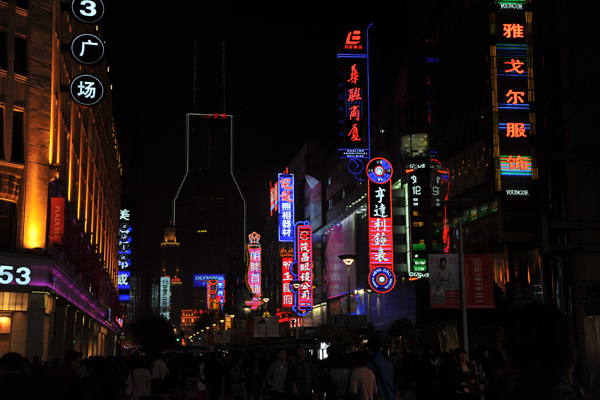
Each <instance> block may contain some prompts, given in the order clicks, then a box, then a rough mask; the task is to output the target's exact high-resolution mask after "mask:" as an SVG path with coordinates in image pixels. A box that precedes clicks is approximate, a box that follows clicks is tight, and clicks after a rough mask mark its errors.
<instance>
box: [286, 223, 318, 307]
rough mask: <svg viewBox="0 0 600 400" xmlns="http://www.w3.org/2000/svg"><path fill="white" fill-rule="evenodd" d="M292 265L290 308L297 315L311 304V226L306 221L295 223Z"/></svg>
mask: <svg viewBox="0 0 600 400" xmlns="http://www.w3.org/2000/svg"><path fill="white" fill-rule="evenodd" d="M295 229H296V237H295V241H294V255H295V260H294V265H293V267H292V268H291V269H292V274H293V275H294V281H293V282H292V284H291V289H292V292H293V293H294V305H293V306H292V310H294V312H295V313H296V314H298V315H306V314H308V313H309V312H310V311H311V310H312V306H313V264H312V226H310V223H309V222H308V221H303V222H298V223H296V225H295Z"/></svg>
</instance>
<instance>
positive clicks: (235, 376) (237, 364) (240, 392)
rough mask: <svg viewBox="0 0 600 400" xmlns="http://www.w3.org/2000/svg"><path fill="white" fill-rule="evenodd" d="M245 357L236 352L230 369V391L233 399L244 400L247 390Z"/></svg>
mask: <svg viewBox="0 0 600 400" xmlns="http://www.w3.org/2000/svg"><path fill="white" fill-rule="evenodd" d="M243 365H244V357H242V356H241V355H240V354H236V355H235V356H234V357H233V358H232V360H231V368H230V369H229V382H230V385H231V386H230V389H231V390H230V393H231V398H232V400H244V399H245V397H246V390H245V387H244V367H243Z"/></svg>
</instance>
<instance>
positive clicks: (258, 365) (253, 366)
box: [250, 349, 266, 400]
mask: <svg viewBox="0 0 600 400" xmlns="http://www.w3.org/2000/svg"><path fill="white" fill-rule="evenodd" d="M265 369H266V368H265V365H264V359H263V357H262V354H261V351H260V350H259V349H255V350H254V352H253V356H252V359H251V360H250V390H251V393H252V400H260V393H261V391H262V387H263V383H264V380H265Z"/></svg>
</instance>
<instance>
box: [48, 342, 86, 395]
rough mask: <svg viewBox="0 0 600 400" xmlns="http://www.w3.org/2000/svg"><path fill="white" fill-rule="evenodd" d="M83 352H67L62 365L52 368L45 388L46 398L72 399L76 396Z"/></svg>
mask: <svg viewBox="0 0 600 400" xmlns="http://www.w3.org/2000/svg"><path fill="white" fill-rule="evenodd" d="M81 357H82V354H81V353H80V352H78V351H74V350H72V351H68V352H66V353H65V356H64V358H63V362H62V365H61V366H59V367H57V368H54V369H52V370H50V374H49V376H48V382H47V383H46V388H45V390H44V400H70V399H74V398H75V393H74V391H75V388H76V386H77V381H78V380H79V373H78V369H79V367H80V365H81Z"/></svg>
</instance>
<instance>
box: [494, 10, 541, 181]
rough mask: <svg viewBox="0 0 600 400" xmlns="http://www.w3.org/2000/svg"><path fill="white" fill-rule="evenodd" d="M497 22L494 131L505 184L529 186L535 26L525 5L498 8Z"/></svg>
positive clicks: (532, 161)
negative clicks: (532, 29)
mask: <svg viewBox="0 0 600 400" xmlns="http://www.w3.org/2000/svg"><path fill="white" fill-rule="evenodd" d="M493 26H494V27H495V29H496V32H495V41H496V43H495V46H494V47H495V50H494V51H493V53H492V62H493V63H494V67H495V69H494V70H495V74H493V75H492V78H493V79H495V86H496V87H497V90H496V91H495V93H496V98H495V99H494V100H495V101H494V104H493V105H494V108H493V111H494V112H496V113H497V116H498V118H497V123H496V124H497V125H496V126H495V129H494V132H495V133H494V135H495V136H496V137H497V140H495V142H496V143H498V147H499V151H498V150H495V153H496V154H499V156H497V157H499V161H500V163H499V166H500V168H499V169H500V176H501V185H502V187H505V188H510V189H528V186H529V184H530V183H529V182H528V181H527V180H524V179H523V178H525V177H529V178H533V177H534V175H533V173H534V168H533V164H534V159H533V157H532V155H531V154H532V153H531V139H530V136H531V135H533V134H535V125H534V121H535V117H534V116H533V110H532V109H531V107H530V106H531V104H530V103H531V102H532V101H533V98H534V97H533V93H534V86H533V79H532V77H533V73H532V72H533V66H532V65H530V63H531V60H532V59H533V57H532V54H531V49H532V46H528V44H529V41H530V39H529V38H528V36H529V35H530V32H531V26H530V22H528V19H527V17H526V11H525V10H524V9H523V8H522V7H498V8H496V11H495V15H494V20H493ZM497 165H498V164H497ZM497 190H500V186H498V187H497Z"/></svg>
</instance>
